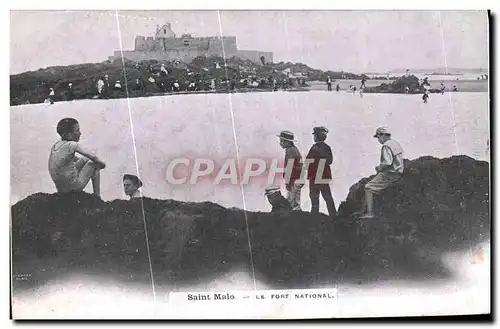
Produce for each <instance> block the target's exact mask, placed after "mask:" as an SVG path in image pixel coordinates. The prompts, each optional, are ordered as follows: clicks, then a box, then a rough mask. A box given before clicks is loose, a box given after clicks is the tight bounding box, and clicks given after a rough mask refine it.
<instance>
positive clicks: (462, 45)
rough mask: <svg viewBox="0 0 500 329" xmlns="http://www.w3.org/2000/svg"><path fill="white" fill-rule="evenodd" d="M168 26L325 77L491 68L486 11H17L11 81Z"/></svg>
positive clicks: (128, 46)
mask: <svg viewBox="0 0 500 329" xmlns="http://www.w3.org/2000/svg"><path fill="white" fill-rule="evenodd" d="M166 22H171V24H172V29H173V30H174V32H175V33H176V34H177V35H180V34H182V33H191V34H192V35H193V36H216V35H221V34H222V35H225V36H236V38H237V46H238V48H239V49H242V50H260V51H271V52H273V53H274V62H279V61H291V62H302V63H305V64H307V65H309V66H310V67H313V68H316V69H321V70H338V71H340V70H344V71H349V72H380V73H381V72H386V71H389V70H394V69H405V68H410V69H431V68H438V67H451V68H483V69H487V68H488V18H487V13H486V11H312V10H309V11H243V10H241V11H220V12H217V11H213V10H205V11H192V10H190V11H165V10H162V11H151V10H148V11H126V10H120V11H118V22H117V16H116V12H115V11H11V13H10V64H11V65H10V73H11V74H17V73H21V72H25V71H31V70H37V69H39V68H44V67H48V66H56V65H71V64H80V63H95V62H102V61H105V60H107V59H108V56H111V55H113V53H114V51H116V50H120V39H121V44H122V46H123V49H124V50H133V48H134V38H135V36H136V35H143V36H152V35H153V34H154V32H155V28H156V26H157V25H162V24H164V23H166ZM118 23H119V24H118ZM120 36H121V38H120Z"/></svg>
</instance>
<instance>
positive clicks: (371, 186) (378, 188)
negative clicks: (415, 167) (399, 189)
mask: <svg viewBox="0 0 500 329" xmlns="http://www.w3.org/2000/svg"><path fill="white" fill-rule="evenodd" d="M400 178H401V174H400V173H397V172H379V173H378V174H377V175H376V176H375V177H373V178H372V180H371V181H369V182H368V183H367V184H366V185H365V190H367V191H370V192H372V193H373V194H379V193H380V192H382V191H383V190H385V189H386V188H388V187H389V186H391V185H392V184H394V183H395V182H397V181H398V180H399V179H400Z"/></svg>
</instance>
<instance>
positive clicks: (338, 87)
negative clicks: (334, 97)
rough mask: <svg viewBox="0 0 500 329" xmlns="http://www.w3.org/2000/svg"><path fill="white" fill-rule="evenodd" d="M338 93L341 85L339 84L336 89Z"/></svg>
mask: <svg viewBox="0 0 500 329" xmlns="http://www.w3.org/2000/svg"><path fill="white" fill-rule="evenodd" d="M335 89H336V90H337V91H339V90H340V85H339V84H338V83H337V87H336V88H335Z"/></svg>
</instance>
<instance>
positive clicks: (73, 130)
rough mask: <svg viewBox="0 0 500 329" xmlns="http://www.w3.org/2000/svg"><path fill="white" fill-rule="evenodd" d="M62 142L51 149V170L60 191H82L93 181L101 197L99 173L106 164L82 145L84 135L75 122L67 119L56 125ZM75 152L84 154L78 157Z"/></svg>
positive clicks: (51, 175)
mask: <svg viewBox="0 0 500 329" xmlns="http://www.w3.org/2000/svg"><path fill="white" fill-rule="evenodd" d="M57 133H58V134H59V136H61V140H60V141H58V142H56V143H55V144H54V145H53V146H52V148H51V149H50V155H49V161H48V168H49V173H50V177H51V178H52V181H53V182H54V184H55V186H56V189H57V191H58V192H61V193H64V192H71V191H83V189H85V187H86V186H87V184H88V183H89V181H90V180H92V187H93V188H94V194H95V195H98V196H100V194H101V192H100V171H101V170H102V169H104V168H105V167H106V164H105V163H104V162H103V161H102V160H101V159H99V158H98V157H97V156H96V155H95V154H93V153H92V152H90V151H87V150H86V149H85V148H84V147H82V145H81V144H80V143H79V141H80V137H81V135H82V133H81V132H80V125H79V123H78V121H77V120H76V119H73V118H64V119H62V120H60V121H59V123H58V124H57ZM75 153H78V154H81V155H83V157H77V156H76V155H75Z"/></svg>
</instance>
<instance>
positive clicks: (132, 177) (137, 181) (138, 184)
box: [123, 174, 142, 187]
mask: <svg viewBox="0 0 500 329" xmlns="http://www.w3.org/2000/svg"><path fill="white" fill-rule="evenodd" d="M126 179H130V180H131V181H132V182H134V184H135V185H137V186H139V187H141V186H142V181H141V180H140V179H139V177H137V176H136V175H131V174H125V175H123V180H126Z"/></svg>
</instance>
